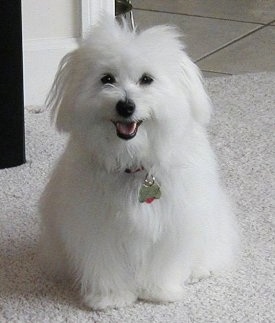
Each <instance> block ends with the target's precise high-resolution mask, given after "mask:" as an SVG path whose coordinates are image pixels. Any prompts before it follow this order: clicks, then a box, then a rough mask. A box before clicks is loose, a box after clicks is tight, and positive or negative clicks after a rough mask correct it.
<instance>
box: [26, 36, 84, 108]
mask: <svg viewBox="0 0 275 323" xmlns="http://www.w3.org/2000/svg"><path fill="white" fill-rule="evenodd" d="M77 43H78V39H77V38H65V39H35V40H26V41H24V42H23V47H24V97H25V99H24V101H25V106H28V105H43V104H44V102H45V98H46V96H47V93H48V91H49V89H50V87H51V84H52V82H53V79H54V75H55V73H56V71H57V67H58V64H59V62H60V60H61V58H62V57H63V56H64V55H65V54H66V53H68V52H69V51H72V50H74V49H75V48H76V47H77Z"/></svg>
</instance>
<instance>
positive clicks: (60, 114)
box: [46, 50, 78, 132]
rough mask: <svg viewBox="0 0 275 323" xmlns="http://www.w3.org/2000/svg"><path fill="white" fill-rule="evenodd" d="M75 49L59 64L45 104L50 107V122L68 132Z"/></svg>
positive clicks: (74, 78) (73, 87)
mask: <svg viewBox="0 0 275 323" xmlns="http://www.w3.org/2000/svg"><path fill="white" fill-rule="evenodd" d="M77 51H78V50H75V51H73V52H70V53H68V54H67V55H66V56H64V57H63V59H62V60H61V62H60V64H59V68H58V71H57V73H56V75H55V79H54V82H53V85H52V87H51V90H50V92H49V94H48V97H47V99H46V105H47V107H48V108H50V109H51V118H52V122H54V123H55V125H56V128H57V129H58V130H59V131H64V132H69V131H70V124H71V118H72V111H73V104H74V99H73V98H74V94H75V91H76V86H77V83H78V82H77V75H78V73H77V56H78V55H77Z"/></svg>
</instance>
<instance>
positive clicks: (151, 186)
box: [138, 174, 161, 204]
mask: <svg viewBox="0 0 275 323" xmlns="http://www.w3.org/2000/svg"><path fill="white" fill-rule="evenodd" d="M160 197H161V190H160V186H159V184H158V183H157V182H156V179H155V177H154V176H149V175H148V174H147V175H146V178H145V180H144V182H143V184H142V186H141V188H140V189H139V196H138V200H139V202H140V203H144V202H145V203H148V204H150V203H152V202H153V201H154V200H155V199H160Z"/></svg>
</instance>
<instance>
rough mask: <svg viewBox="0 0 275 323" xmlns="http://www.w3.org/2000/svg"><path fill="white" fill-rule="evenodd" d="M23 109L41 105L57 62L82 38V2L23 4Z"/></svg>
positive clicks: (48, 0)
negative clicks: (25, 106)
mask: <svg viewBox="0 0 275 323" xmlns="http://www.w3.org/2000/svg"><path fill="white" fill-rule="evenodd" d="M22 14H23V47H24V88H25V105H42V104H43V103H44V100H45V97H46V94H47V92H48V90H49V88H50V85H51V83H52V81H53V78H54V75H55V72H56V70H57V66H58V64H59V61H60V59H61V58H62V57H63V56H64V55H65V54H66V53H67V52H68V51H71V50H73V49H74V48H75V47H76V44H77V43H76V41H77V38H78V37H80V34H81V0H23V1H22Z"/></svg>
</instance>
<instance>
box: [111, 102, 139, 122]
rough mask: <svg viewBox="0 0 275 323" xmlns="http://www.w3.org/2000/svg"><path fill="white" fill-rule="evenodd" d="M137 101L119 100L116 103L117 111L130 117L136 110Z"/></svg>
mask: <svg viewBox="0 0 275 323" xmlns="http://www.w3.org/2000/svg"><path fill="white" fill-rule="evenodd" d="M135 108H136V106H135V103H134V102H133V101H132V100H126V101H118V103H117V105H116V110H117V113H118V114H119V115H120V116H122V117H124V118H128V117H130V116H131V115H132V114H133V113H134V112H135Z"/></svg>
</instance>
